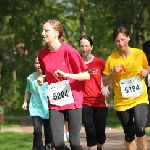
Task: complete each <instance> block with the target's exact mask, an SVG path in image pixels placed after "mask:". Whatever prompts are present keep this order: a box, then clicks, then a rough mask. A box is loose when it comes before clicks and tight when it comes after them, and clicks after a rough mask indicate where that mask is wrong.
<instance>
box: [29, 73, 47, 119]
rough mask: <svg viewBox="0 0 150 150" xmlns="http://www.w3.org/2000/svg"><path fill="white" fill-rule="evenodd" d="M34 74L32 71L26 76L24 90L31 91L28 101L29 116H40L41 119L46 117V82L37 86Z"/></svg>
mask: <svg viewBox="0 0 150 150" xmlns="http://www.w3.org/2000/svg"><path fill="white" fill-rule="evenodd" d="M35 74H36V73H35V72H34V73H32V74H30V75H29V77H27V86H26V90H27V91H28V92H30V93H31V96H30V103H29V112H30V116H40V117H42V118H43V119H48V118H49V110H48V99H47V92H48V83H47V82H45V83H44V84H43V85H42V86H39V85H38V83H37V80H36V78H35Z"/></svg>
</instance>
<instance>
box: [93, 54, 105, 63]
mask: <svg viewBox="0 0 150 150" xmlns="http://www.w3.org/2000/svg"><path fill="white" fill-rule="evenodd" d="M94 59H95V60H96V61H98V62H101V63H104V62H105V61H104V59H103V58H101V57H97V56H94Z"/></svg>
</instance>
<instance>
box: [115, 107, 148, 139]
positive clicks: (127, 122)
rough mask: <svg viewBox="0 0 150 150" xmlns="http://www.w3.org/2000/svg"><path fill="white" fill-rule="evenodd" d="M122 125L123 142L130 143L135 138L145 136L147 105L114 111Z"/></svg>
mask: <svg viewBox="0 0 150 150" xmlns="http://www.w3.org/2000/svg"><path fill="white" fill-rule="evenodd" d="M116 113H117V116H118V117H119V120H120V122H121V124H122V127H123V129H124V134H125V140H126V141H127V142H132V141H133V140H134V139H135V135H136V136H137V137H142V136H144V135H145V126H146V121H147V114H148V104H138V105H136V106H135V107H133V108H131V109H127V110H125V111H116Z"/></svg>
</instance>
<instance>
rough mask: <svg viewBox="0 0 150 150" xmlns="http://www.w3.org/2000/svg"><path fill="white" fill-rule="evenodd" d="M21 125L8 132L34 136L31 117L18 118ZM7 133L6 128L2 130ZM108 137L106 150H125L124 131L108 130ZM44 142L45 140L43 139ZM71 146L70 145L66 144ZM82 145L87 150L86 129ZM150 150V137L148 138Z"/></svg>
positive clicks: (82, 133)
mask: <svg viewBox="0 0 150 150" xmlns="http://www.w3.org/2000/svg"><path fill="white" fill-rule="evenodd" d="M18 120H19V121H20V123H21V127H20V128H9V129H7V131H16V132H26V133H29V134H31V135H32V132H33V127H32V120H31V118H30V117H23V118H21V117H20V118H18ZM1 131H2V132H3V131H6V129H5V128H2V130H1ZM106 136H107V140H106V143H105V145H104V148H103V149H104V150H125V147H124V143H123V131H122V130H119V129H111V128H108V127H107V128H106ZM43 140H44V139H43ZM66 144H67V145H69V143H66ZM81 145H82V146H83V147H84V150H87V147H86V139H85V131H84V127H83V126H82V127H81ZM148 147H149V148H148V150H150V137H148Z"/></svg>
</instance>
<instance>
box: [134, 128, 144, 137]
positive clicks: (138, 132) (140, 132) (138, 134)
mask: <svg viewBox="0 0 150 150" xmlns="http://www.w3.org/2000/svg"><path fill="white" fill-rule="evenodd" d="M145 134H146V133H145V129H144V128H141V129H139V130H138V131H136V136H137V137H142V136H144V135H145Z"/></svg>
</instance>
